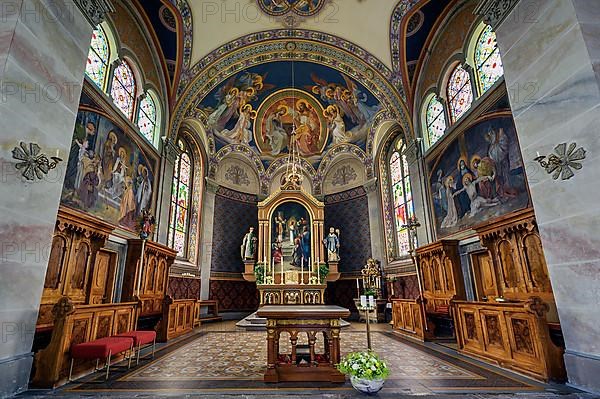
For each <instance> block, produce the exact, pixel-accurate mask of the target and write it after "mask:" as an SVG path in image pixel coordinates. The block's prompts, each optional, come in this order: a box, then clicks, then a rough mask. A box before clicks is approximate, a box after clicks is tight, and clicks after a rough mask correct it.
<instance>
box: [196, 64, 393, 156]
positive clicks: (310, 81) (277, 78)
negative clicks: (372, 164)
mask: <svg viewBox="0 0 600 399" xmlns="http://www.w3.org/2000/svg"><path fill="white" fill-rule="evenodd" d="M293 70H294V74H293V75H294V79H293V80H294V81H293V82H292V73H291V71H292V63H290V62H274V63H269V64H265V65H258V66H255V67H252V68H248V69H247V70H245V71H243V72H240V73H239V74H237V75H234V76H232V77H231V78H229V79H228V80H226V81H224V82H223V83H221V85H219V86H218V87H217V88H215V89H214V90H213V91H212V92H211V93H210V94H209V95H208V96H207V97H206V98H205V99H204V100H203V101H202V103H201V105H200V110H201V111H202V112H203V113H204V114H205V116H206V126H207V128H208V131H209V132H210V134H212V135H213V137H214V139H215V143H216V148H217V150H219V149H221V148H222V147H223V146H225V145H227V144H246V145H248V146H250V147H251V148H252V149H253V150H255V151H256V152H257V153H258V154H259V155H260V157H261V159H262V160H263V163H264V164H265V166H268V164H269V163H270V162H272V161H273V160H274V159H276V158H277V157H280V156H283V155H284V154H287V153H288V148H289V146H290V140H291V139H292V127H293V126H295V127H296V140H297V141H298V148H299V151H300V154H301V155H302V156H303V157H305V158H306V159H307V160H308V161H309V162H311V163H312V164H313V165H314V166H318V164H319V162H320V160H321V156H322V154H323V153H325V152H326V151H327V150H328V149H329V148H331V147H332V146H333V145H335V144H339V143H353V144H356V145H358V146H359V147H361V148H362V149H363V150H364V149H365V147H366V139H367V136H368V133H369V131H370V129H371V126H372V124H373V120H374V118H375V115H376V114H377V112H378V111H379V110H380V109H381V105H380V103H379V102H378V101H377V99H376V98H375V97H374V96H373V95H372V94H371V93H370V92H369V91H368V90H367V89H365V88H364V87H363V86H362V85H360V84H359V83H357V82H355V81H354V80H352V79H350V78H348V77H347V76H345V75H344V74H342V73H340V72H338V71H336V70H333V69H331V68H328V67H325V66H321V65H317V64H312V63H307V62H294V63H293Z"/></svg>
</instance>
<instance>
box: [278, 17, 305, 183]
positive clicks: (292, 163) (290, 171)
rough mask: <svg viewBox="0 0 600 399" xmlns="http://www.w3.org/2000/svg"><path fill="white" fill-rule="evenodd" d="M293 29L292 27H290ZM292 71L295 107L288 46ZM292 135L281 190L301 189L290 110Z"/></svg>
mask: <svg viewBox="0 0 600 399" xmlns="http://www.w3.org/2000/svg"><path fill="white" fill-rule="evenodd" d="M292 28H293V26H292ZM289 48H290V59H291V60H292V62H291V66H292V67H291V69H292V104H294V105H293V106H294V107H295V106H296V73H295V72H296V71H295V68H294V67H295V65H294V50H295V48H296V46H295V44H293V45H291V46H289ZM292 109H293V111H292V134H291V135H290V143H289V145H288V149H289V153H288V156H287V161H286V166H285V173H284V174H283V176H282V177H281V189H282V190H300V189H301V188H302V180H303V176H302V167H301V166H300V153H299V151H298V140H297V137H296V111H295V109H294V108H292Z"/></svg>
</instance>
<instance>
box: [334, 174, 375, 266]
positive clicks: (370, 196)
mask: <svg viewBox="0 0 600 399" xmlns="http://www.w3.org/2000/svg"><path fill="white" fill-rule="evenodd" d="M363 187H364V189H365V191H366V192H367V202H368V206H369V230H370V233H371V257H372V258H373V259H377V260H378V261H380V262H381V267H385V265H387V257H386V254H385V238H384V233H383V231H384V229H383V213H382V212H381V198H380V197H379V193H380V191H379V190H378V187H377V179H376V178H374V179H371V180H369V181H368V182H367V183H366V184H365V185H364V186H363ZM327 234H329V233H327ZM342 240H343V237H342ZM341 245H344V244H343V242H342V243H341ZM342 261H343V259H342Z"/></svg>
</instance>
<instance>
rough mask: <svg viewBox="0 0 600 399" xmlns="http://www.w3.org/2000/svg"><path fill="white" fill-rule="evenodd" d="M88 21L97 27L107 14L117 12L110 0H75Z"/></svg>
mask: <svg viewBox="0 0 600 399" xmlns="http://www.w3.org/2000/svg"><path fill="white" fill-rule="evenodd" d="M74 1H75V4H76V5H77V7H78V8H79V10H81V12H82V13H83V15H84V16H85V18H86V19H87V20H88V22H89V23H90V24H91V25H92V26H93V27H94V28H95V27H96V25H98V24H99V23H100V22H102V21H104V18H106V14H108V13H111V12H115V8H114V7H113V5H112V4H111V3H110V0H74Z"/></svg>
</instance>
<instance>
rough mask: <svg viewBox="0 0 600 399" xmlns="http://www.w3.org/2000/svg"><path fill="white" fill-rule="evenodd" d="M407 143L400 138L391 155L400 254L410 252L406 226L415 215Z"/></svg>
mask: <svg viewBox="0 0 600 399" xmlns="http://www.w3.org/2000/svg"><path fill="white" fill-rule="evenodd" d="M405 148H406V145H405V144H404V141H403V140H401V139H400V140H399V141H398V142H397V144H396V147H395V149H394V151H393V153H392V156H391V157H390V164H389V165H390V182H391V185H392V197H393V204H394V220H395V222H396V223H395V224H396V239H397V242H398V255H399V256H401V257H402V256H407V255H409V254H410V250H411V245H410V236H411V235H410V232H409V230H408V228H407V227H406V225H407V221H408V219H409V218H413V217H414V208H413V197H412V187H411V185H410V177H409V174H408V164H407V162H406V156H404V155H402V152H403V151H404V150H405Z"/></svg>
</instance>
